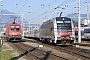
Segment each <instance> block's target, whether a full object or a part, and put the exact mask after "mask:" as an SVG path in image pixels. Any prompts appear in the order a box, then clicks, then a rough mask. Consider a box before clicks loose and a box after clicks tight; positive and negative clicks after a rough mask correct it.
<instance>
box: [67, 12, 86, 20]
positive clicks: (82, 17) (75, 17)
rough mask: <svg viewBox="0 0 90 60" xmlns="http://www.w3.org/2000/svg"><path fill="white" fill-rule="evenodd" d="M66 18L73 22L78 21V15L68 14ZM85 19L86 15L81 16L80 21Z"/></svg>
mask: <svg viewBox="0 0 90 60" xmlns="http://www.w3.org/2000/svg"><path fill="white" fill-rule="evenodd" d="M67 17H70V18H72V19H73V20H74V21H78V15H77V14H68V15H67ZM85 19H87V14H81V21H83V20H85Z"/></svg>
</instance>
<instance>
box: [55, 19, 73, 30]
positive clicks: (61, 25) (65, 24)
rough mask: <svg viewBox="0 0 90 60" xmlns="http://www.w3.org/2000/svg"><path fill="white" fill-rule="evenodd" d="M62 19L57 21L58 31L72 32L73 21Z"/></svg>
mask: <svg viewBox="0 0 90 60" xmlns="http://www.w3.org/2000/svg"><path fill="white" fill-rule="evenodd" d="M60 19H62V20H60ZM60 19H59V18H58V20H56V21H57V29H58V31H62V30H68V31H72V26H71V20H70V19H69V18H68V19H67V18H66V19H65V18H60Z"/></svg>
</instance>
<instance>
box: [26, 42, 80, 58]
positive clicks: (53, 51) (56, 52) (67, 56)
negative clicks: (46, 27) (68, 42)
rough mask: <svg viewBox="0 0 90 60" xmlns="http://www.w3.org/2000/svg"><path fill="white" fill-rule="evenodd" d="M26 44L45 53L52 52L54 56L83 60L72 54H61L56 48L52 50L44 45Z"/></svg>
mask: <svg viewBox="0 0 90 60" xmlns="http://www.w3.org/2000/svg"><path fill="white" fill-rule="evenodd" d="M24 44H27V45H29V46H33V47H39V48H40V49H44V50H45V51H52V53H53V54H57V55H58V56H61V57H64V58H68V59H69V60H81V59H79V58H77V57H74V56H72V55H70V54H66V53H63V52H60V51H58V50H56V49H54V48H53V49H52V48H49V47H46V46H43V45H39V44H37V43H30V42H24Z"/></svg>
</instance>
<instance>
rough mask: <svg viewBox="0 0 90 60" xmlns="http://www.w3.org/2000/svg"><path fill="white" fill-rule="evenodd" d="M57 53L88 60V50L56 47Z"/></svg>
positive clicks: (89, 59)
mask: <svg viewBox="0 0 90 60" xmlns="http://www.w3.org/2000/svg"><path fill="white" fill-rule="evenodd" d="M56 49H58V50H59V51H62V52H65V53H68V54H71V55H73V56H76V57H77V58H80V59H82V60H90V50H88V49H81V48H77V47H74V46H68V47H64V48H63V47H58V46H57V47H56Z"/></svg>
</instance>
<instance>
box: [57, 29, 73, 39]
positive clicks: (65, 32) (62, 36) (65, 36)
mask: <svg viewBox="0 0 90 60" xmlns="http://www.w3.org/2000/svg"><path fill="white" fill-rule="evenodd" d="M71 35H72V33H71V32H68V31H67V30H64V31H62V32H58V36H59V37H60V38H62V39H64V38H66V39H70V36H71Z"/></svg>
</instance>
